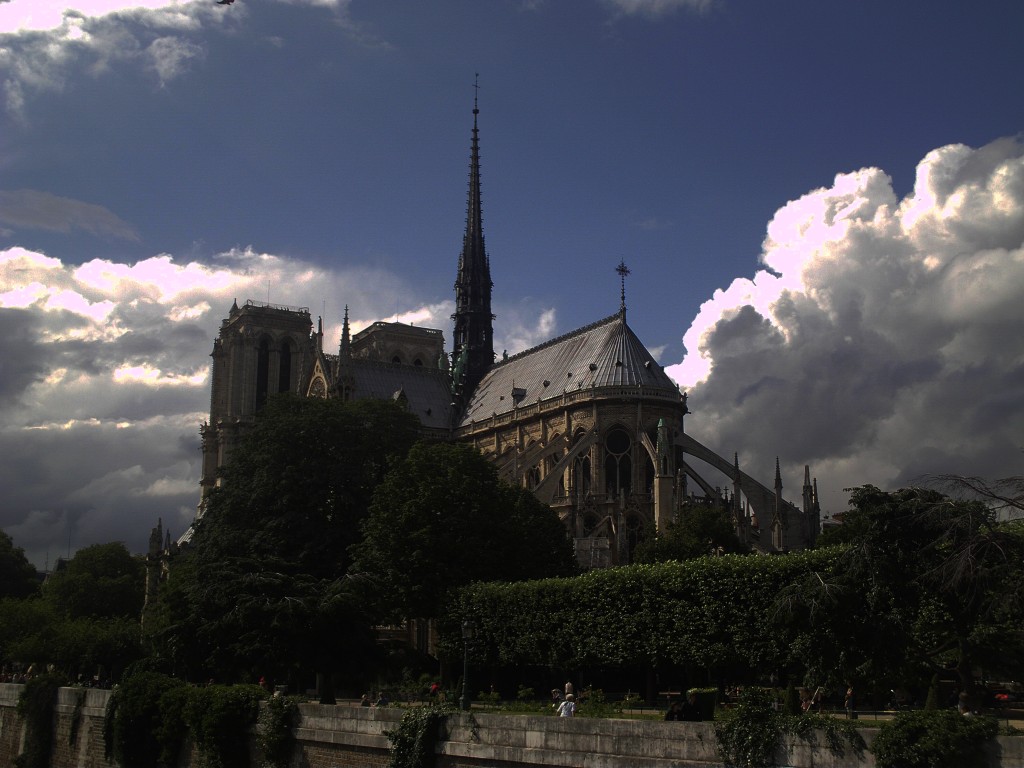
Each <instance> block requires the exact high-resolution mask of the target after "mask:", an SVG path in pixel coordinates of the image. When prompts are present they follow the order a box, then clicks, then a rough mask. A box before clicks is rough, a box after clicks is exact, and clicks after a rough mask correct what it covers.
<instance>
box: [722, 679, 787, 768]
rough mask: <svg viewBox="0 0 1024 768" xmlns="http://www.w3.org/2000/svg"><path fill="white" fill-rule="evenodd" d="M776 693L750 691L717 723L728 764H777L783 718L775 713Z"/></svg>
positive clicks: (744, 767) (751, 767) (756, 767)
mask: <svg viewBox="0 0 1024 768" xmlns="http://www.w3.org/2000/svg"><path fill="white" fill-rule="evenodd" d="M773 704H774V694H773V693H772V692H771V691H769V690H766V689H763V688H747V689H745V690H744V691H743V693H742V694H741V696H740V700H739V703H738V704H737V705H736V706H735V707H734V708H733V709H730V710H727V711H726V713H725V716H724V717H723V718H722V719H721V720H719V721H717V722H716V723H715V737H716V738H717V739H718V751H719V754H721V756H722V760H724V761H725V763H726V765H729V766H738V768H762V766H770V765H775V756H776V752H777V751H778V749H779V742H780V740H781V738H782V733H783V716H782V715H781V714H780V713H778V712H776V711H775V708H774V706H773Z"/></svg>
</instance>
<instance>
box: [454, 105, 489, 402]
mask: <svg viewBox="0 0 1024 768" xmlns="http://www.w3.org/2000/svg"><path fill="white" fill-rule="evenodd" d="M474 87H475V86H474ZM478 114H480V110H479V109H478V108H477V100H476V98H475V97H474V99H473V143H472V149H471V152H470V161H469V200H468V203H467V210H466V234H465V236H464V237H463V241H462V253H461V254H460V255H459V273H458V276H457V277H456V278H455V314H453V315H452V320H454V321H455V329H454V347H453V349H452V364H453V366H454V367H453V372H452V388H453V393H454V395H455V397H456V399H457V400H458V401H459V402H460V403H465V402H466V401H467V400H468V397H469V396H470V395H471V394H472V393H473V391H474V390H475V389H476V386H477V384H479V383H480V380H481V379H482V378H483V377H484V374H485V373H487V371H488V370H490V368H491V366H492V365H494V339H493V335H494V331H493V325H492V323H493V321H494V315H493V314H491V287H492V286H493V283H492V282H491V265H490V260H489V259H488V257H487V251H486V250H485V248H484V230H483V209H482V206H481V202H480V142H479V132H478V129H477V115H478Z"/></svg>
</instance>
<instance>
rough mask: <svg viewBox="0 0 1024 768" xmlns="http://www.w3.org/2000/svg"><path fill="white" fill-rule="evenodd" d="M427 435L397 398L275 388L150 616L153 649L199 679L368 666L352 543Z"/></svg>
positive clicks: (366, 629)
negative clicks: (288, 392)
mask: <svg viewBox="0 0 1024 768" xmlns="http://www.w3.org/2000/svg"><path fill="white" fill-rule="evenodd" d="M418 433H419V422H418V420H417V419H416V417H415V416H413V415H411V414H409V413H408V412H406V411H405V410H403V409H402V408H400V407H399V406H397V405H395V404H393V403H388V402H383V401H376V400H361V401H356V402H343V401H341V400H318V399H305V398H297V397H293V396H278V397H274V398H270V399H269V400H268V402H267V405H266V406H265V407H264V409H263V411H262V412H261V414H260V415H259V417H258V418H257V420H256V423H255V425H254V427H253V428H252V430H251V431H250V432H249V433H248V434H247V435H246V436H245V437H244V439H243V440H242V441H241V444H240V445H239V446H238V447H237V448H236V449H235V451H234V453H233V454H232V455H231V456H230V459H229V462H228V465H227V466H226V468H225V469H224V472H223V485H222V487H221V488H218V489H217V490H215V491H214V492H213V493H212V494H211V495H210V497H209V500H208V504H207V507H206V510H205V514H204V515H203V517H202V518H201V520H200V521H199V522H198V523H197V525H196V527H195V531H194V535H193V541H192V546H191V549H190V551H189V552H188V553H187V556H185V557H184V558H179V559H178V560H177V561H176V562H175V563H174V565H173V567H172V568H171V571H170V577H169V579H168V581H167V583H166V584H165V585H164V587H163V589H162V590H161V596H160V599H159V601H158V605H156V606H155V607H154V609H153V611H152V612H151V613H150V614H149V615H148V616H147V621H146V632H147V637H148V638H149V639H150V641H151V642H152V644H153V648H154V649H155V650H156V651H157V652H158V654H159V655H160V656H161V657H162V658H163V659H164V660H165V661H166V662H167V663H168V664H169V665H170V666H171V667H172V668H174V669H176V670H177V671H179V672H181V673H184V674H186V675H188V676H189V677H191V678H193V679H203V678H207V677H215V678H217V679H218V680H229V681H250V682H251V681H253V680H255V679H256V678H257V677H258V676H260V675H265V676H267V677H276V678H278V679H284V678H286V677H288V676H289V675H291V674H294V673H295V672H296V670H297V669H298V667H299V665H300V664H305V665H306V666H309V665H313V666H315V667H316V668H317V669H319V670H321V671H324V672H331V673H334V672H338V671H344V670H345V669H346V668H356V669H358V668H359V667H360V666H362V665H364V660H365V658H366V655H367V654H368V653H370V652H371V651H372V634H371V633H370V630H369V625H368V623H367V621H366V620H365V617H364V615H363V612H362V608H361V606H360V605H359V603H358V601H357V599H355V598H354V597H353V596H352V594H351V589H350V584H349V582H348V580H347V579H346V578H345V573H346V569H347V567H348V564H349V557H348V549H349V547H350V546H351V545H352V544H353V543H355V542H356V541H357V540H358V538H359V529H360V523H361V521H362V520H363V519H364V518H365V516H366V514H367V509H368V506H369V503H370V498H371V496H372V494H373V490H374V488H375V487H376V486H377V484H378V483H379V482H380V480H381V479H382V478H383V477H384V475H385V474H386V473H387V471H388V470H389V469H390V467H391V466H392V465H393V464H394V463H395V462H397V461H398V460H399V459H400V458H401V457H402V456H403V455H404V454H405V453H406V452H407V451H408V450H409V448H410V446H412V444H413V443H414V441H415V440H416V439H417V436H418Z"/></svg>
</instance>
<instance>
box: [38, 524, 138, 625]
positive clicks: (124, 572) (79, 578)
mask: <svg viewBox="0 0 1024 768" xmlns="http://www.w3.org/2000/svg"><path fill="white" fill-rule="evenodd" d="M145 587H146V572H145V565H144V564H143V562H142V560H140V559H139V558H137V557H134V556H133V555H132V554H131V553H130V552H129V551H128V550H127V549H126V548H125V546H124V544H122V543H121V542H118V541H115V542H111V543H109V544H93V545H92V546H90V547H85V548H84V549H80V550H78V552H76V553H75V556H74V557H72V558H71V559H70V560H69V561H68V562H67V565H66V566H65V567H64V568H62V569H60V570H58V571H56V572H55V573H54V574H52V575H51V576H50V578H49V579H47V581H46V583H45V584H44V585H43V597H44V598H45V599H46V600H47V601H49V602H50V603H52V604H53V607H54V608H55V609H56V610H57V612H58V613H59V614H60V615H62V616H67V617H68V618H70V619H79V618H88V617H92V618H133V619H138V617H139V615H140V614H141V613H142V603H143V599H144V593H145Z"/></svg>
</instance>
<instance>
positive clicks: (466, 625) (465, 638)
mask: <svg viewBox="0 0 1024 768" xmlns="http://www.w3.org/2000/svg"><path fill="white" fill-rule="evenodd" d="M475 628H476V627H475V626H474V625H473V622H472V621H470V620H469V619H466V621H464V622H462V700H461V701H460V702H459V706H460V707H461V708H462V709H464V710H466V711H469V704H470V699H469V641H470V640H472V639H473V630H474V629H475Z"/></svg>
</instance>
